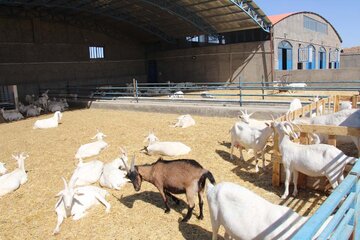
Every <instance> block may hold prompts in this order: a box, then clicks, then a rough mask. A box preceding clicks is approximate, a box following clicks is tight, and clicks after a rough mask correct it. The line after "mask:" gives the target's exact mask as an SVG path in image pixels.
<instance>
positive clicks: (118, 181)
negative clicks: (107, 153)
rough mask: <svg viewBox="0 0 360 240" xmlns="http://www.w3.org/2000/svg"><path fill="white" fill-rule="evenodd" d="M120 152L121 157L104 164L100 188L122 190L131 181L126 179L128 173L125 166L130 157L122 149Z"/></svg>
mask: <svg viewBox="0 0 360 240" xmlns="http://www.w3.org/2000/svg"><path fill="white" fill-rule="evenodd" d="M120 152H121V155H120V157H118V158H116V159H114V160H113V161H112V162H109V163H105V164H104V169H103V172H102V174H101V177H100V181H99V182H100V186H102V187H107V188H111V189H116V190H120V188H121V187H122V186H123V185H124V184H125V183H127V182H129V179H128V178H126V177H125V176H126V174H127V172H126V170H125V164H124V162H125V163H127V161H128V157H127V154H126V152H125V151H124V150H123V149H122V148H120ZM120 169H123V170H120Z"/></svg>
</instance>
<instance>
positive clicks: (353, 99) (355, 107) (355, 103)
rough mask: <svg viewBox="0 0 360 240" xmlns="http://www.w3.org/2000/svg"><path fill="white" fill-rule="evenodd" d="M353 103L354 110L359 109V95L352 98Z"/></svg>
mask: <svg viewBox="0 0 360 240" xmlns="http://www.w3.org/2000/svg"><path fill="white" fill-rule="evenodd" d="M351 101H352V108H353V109H357V101H358V95H353V96H352V97H351Z"/></svg>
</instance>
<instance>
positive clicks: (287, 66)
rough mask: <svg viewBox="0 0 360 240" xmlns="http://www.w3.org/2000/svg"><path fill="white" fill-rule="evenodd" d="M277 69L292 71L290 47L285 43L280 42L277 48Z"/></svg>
mask: <svg viewBox="0 0 360 240" xmlns="http://www.w3.org/2000/svg"><path fill="white" fill-rule="evenodd" d="M278 64H279V65H278V69H279V70H291V69H292V46H291V44H290V43H289V42H287V41H282V42H280V43H279V46H278Z"/></svg>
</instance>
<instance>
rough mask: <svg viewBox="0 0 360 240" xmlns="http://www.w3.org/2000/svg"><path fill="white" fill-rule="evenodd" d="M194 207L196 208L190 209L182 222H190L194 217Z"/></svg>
mask: <svg viewBox="0 0 360 240" xmlns="http://www.w3.org/2000/svg"><path fill="white" fill-rule="evenodd" d="M194 207H195V206H193V207H190V206H189V207H188V212H187V214H186V216H185V217H184V219H183V220H181V222H187V221H189V219H190V218H191V215H192V212H193V210H194Z"/></svg>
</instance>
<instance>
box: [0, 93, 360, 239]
mask: <svg viewBox="0 0 360 240" xmlns="http://www.w3.org/2000/svg"><path fill="white" fill-rule="evenodd" d="M45 96H46V97H47V95H45V94H43V96H42V97H45ZM299 101H300V100H298V99H294V100H293V101H292V103H291V104H290V108H289V111H294V110H295V109H297V108H298V107H299ZM54 102H55V101H54ZM54 102H53V101H52V102H50V103H49V101H48V99H47V100H46V105H44V104H43V103H42V100H40V98H39V99H38V100H37V101H32V102H31V103H30V101H29V103H30V104H32V105H33V106H38V105H40V106H41V108H45V106H46V107H47V109H48V111H52V110H50V109H52V108H51V106H52V105H53V104H55V103H54ZM56 103H57V104H58V105H61V106H62V107H63V108H62V109H56V111H55V113H54V115H53V116H52V117H51V118H47V119H42V120H36V121H35V123H34V126H33V128H34V129H49V128H54V127H58V123H59V121H61V119H62V115H63V114H62V113H61V111H63V110H64V109H65V108H66V107H65V105H62V104H64V103H65V102H63V101H60V102H59V101H56ZM300 105H301V102H300ZM346 106H347V104H346V103H345V104H344V107H343V108H344V109H342V110H340V111H339V112H336V113H330V114H323V115H320V116H311V115H310V116H308V117H302V118H299V119H295V120H293V121H283V122H278V121H275V120H272V121H271V120H264V121H260V120H256V119H252V118H251V114H248V113H247V111H244V112H242V114H241V115H240V116H239V119H238V121H236V122H235V123H234V125H233V126H232V128H231V129H230V134H231V156H230V157H231V159H233V149H234V148H235V147H236V148H238V149H239V150H240V156H241V159H242V160H243V159H244V157H243V154H242V150H243V149H247V150H249V149H252V150H253V151H254V154H255V159H256V172H257V171H259V169H258V164H257V162H258V156H257V154H258V152H261V155H262V158H263V168H265V159H264V149H265V147H266V144H267V142H268V140H269V138H270V137H271V136H273V133H276V134H277V136H278V140H279V141H278V143H279V150H280V153H281V155H282V163H283V166H284V169H285V173H286V178H285V191H284V193H283V195H282V196H281V198H283V199H285V198H287V197H288V194H289V182H290V177H291V175H293V181H294V190H293V196H296V195H297V193H298V189H297V178H298V173H299V172H301V173H303V174H306V175H308V176H313V177H317V176H325V177H327V179H328V180H329V182H330V183H331V185H332V187H333V188H336V187H337V185H338V184H339V183H340V182H341V181H342V180H343V178H344V177H343V171H344V168H345V165H346V164H348V163H354V162H355V161H356V160H357V159H356V158H354V157H349V156H346V155H345V154H344V153H343V152H342V151H341V150H339V149H338V148H336V147H334V146H332V145H328V144H324V142H326V137H327V136H322V135H317V136H316V137H314V139H315V140H314V142H313V143H312V144H309V145H302V144H299V143H295V142H294V141H293V140H294V139H296V138H298V133H297V131H296V130H295V128H296V126H297V125H296V124H299V123H301V124H321V125H339V126H348V127H357V128H360V110H358V109H347V108H348V107H346ZM289 111H288V112H289ZM195 124H196V123H195V120H194V119H193V118H192V117H191V116H190V115H188V114H187V115H182V116H180V117H178V118H177V123H176V124H175V125H174V127H181V128H187V127H191V126H193V125H195ZM43 131H46V130H43ZM105 137H106V135H105V134H103V133H102V132H99V131H98V132H97V134H96V135H95V136H94V137H93V138H92V139H93V140H94V141H92V142H90V143H87V144H84V145H81V146H80V147H79V149H78V151H77V152H76V154H75V158H76V159H78V164H77V166H76V169H75V170H74V172H73V175H72V177H71V178H70V180H69V182H67V181H66V180H65V179H64V178H62V180H63V182H64V189H62V190H61V191H60V192H59V193H58V194H57V196H58V197H59V199H58V201H57V203H56V205H55V211H56V214H57V224H56V227H55V229H54V231H53V233H54V234H57V233H59V231H60V225H61V223H62V222H63V220H64V219H65V218H67V217H73V219H74V220H77V219H80V218H82V217H84V216H85V215H86V213H87V212H86V211H87V210H88V209H89V208H90V207H92V206H93V205H96V204H98V203H102V204H103V205H104V206H105V207H106V212H109V211H110V208H111V206H110V203H109V202H108V201H107V200H106V196H107V195H108V192H107V191H106V190H105V189H103V188H100V187H97V186H94V185H91V184H94V183H97V182H99V184H100V186H101V187H106V188H109V189H116V190H120V189H121V187H122V186H124V185H125V184H126V183H128V182H131V183H132V184H133V187H134V189H135V191H140V189H141V184H142V181H147V182H149V183H152V184H153V185H154V186H155V187H156V188H157V189H158V190H159V192H160V194H161V197H162V199H163V201H164V205H165V213H168V212H169V211H170V207H169V202H168V200H169V199H171V200H172V201H174V202H175V203H176V204H179V203H180V200H179V199H178V198H177V197H175V196H174V195H173V194H186V199H187V203H188V210H187V214H186V215H185V217H184V218H183V220H182V221H184V222H186V221H188V220H189V219H190V218H191V216H192V212H193V209H194V207H195V197H196V195H197V196H198V200H199V208H200V211H199V215H198V219H203V218H204V215H203V204H204V201H203V194H204V192H205V182H206V179H208V180H209V181H208V183H207V190H206V196H207V200H208V201H207V202H208V205H209V209H210V219H211V225H212V232H213V235H212V239H217V236H218V230H219V227H220V226H223V227H224V228H225V238H229V237H231V238H234V239H288V238H290V237H291V236H292V235H293V234H294V233H296V231H297V230H298V229H299V228H300V227H301V226H302V225H303V224H304V223H305V222H306V220H307V218H306V217H302V216H300V215H299V214H297V213H296V212H294V211H293V210H292V209H290V208H288V207H285V206H280V205H277V204H272V203H270V202H268V201H267V200H265V199H264V198H262V197H260V196H258V195H257V194H255V193H253V192H252V191H250V190H248V189H246V188H245V187H242V186H240V185H238V184H235V183H231V182H222V183H216V182H215V178H214V176H213V174H212V173H211V172H210V171H209V170H207V169H204V168H203V167H202V166H201V165H200V164H199V163H198V162H197V161H195V160H192V159H177V160H164V159H163V158H162V157H160V158H159V159H158V160H157V161H156V162H154V163H151V164H145V165H135V157H133V158H132V161H131V163H130V164H129V165H128V155H127V152H126V150H124V149H123V148H120V155H119V157H118V158H116V159H114V160H113V161H111V162H109V163H103V162H101V161H99V160H92V161H88V162H84V161H83V159H85V158H89V157H93V156H96V155H98V154H100V152H101V151H102V150H103V149H104V148H106V147H107V146H108V144H107V143H106V142H105V141H104V138H105ZM145 141H146V142H148V145H147V146H146V147H145V148H144V149H143V150H142V151H143V152H145V153H146V154H148V155H161V156H171V157H177V156H182V155H186V154H188V153H189V152H190V151H191V148H190V147H189V146H187V145H185V144H184V143H182V142H170V141H169V142H163V141H160V140H159V139H158V138H157V137H156V136H155V134H154V133H153V132H150V133H149V135H148V136H147V138H146V139H145ZM341 141H345V142H346V141H347V142H349V141H351V142H354V143H355V145H356V147H357V148H358V150H359V152H360V139H359V137H346V138H345V139H342V140H341ZM27 157H28V155H26V154H24V153H21V154H18V155H13V158H14V159H16V160H17V162H18V168H16V169H15V170H13V171H12V172H10V173H6V172H7V170H6V168H5V166H4V164H2V163H0V174H3V175H2V176H1V177H0V197H1V196H4V195H5V194H8V193H11V192H13V191H15V190H16V189H18V188H19V187H20V186H21V185H23V184H24V183H26V181H27V172H26V171H25V165H24V161H25V159H26V158H27ZM330 218H331V217H330ZM330 218H329V219H328V221H329V220H330ZM254 219H256V222H255V223H254V221H253V220H254ZM328 221H327V222H326V223H325V224H327V223H328Z"/></svg>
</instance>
